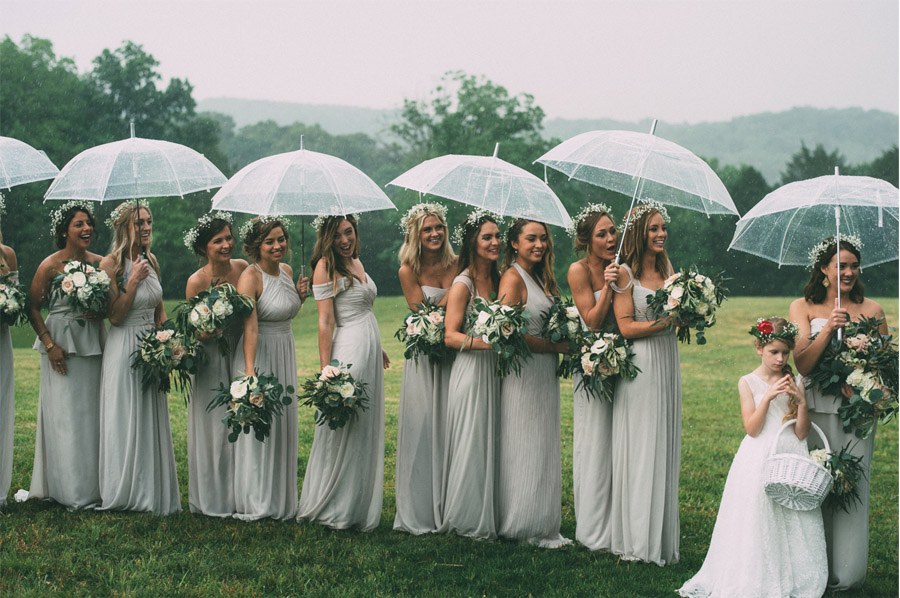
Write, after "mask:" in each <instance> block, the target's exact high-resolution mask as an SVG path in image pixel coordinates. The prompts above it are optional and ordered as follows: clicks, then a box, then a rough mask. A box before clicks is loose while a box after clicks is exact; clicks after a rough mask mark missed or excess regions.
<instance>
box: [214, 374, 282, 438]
mask: <svg viewBox="0 0 900 598" xmlns="http://www.w3.org/2000/svg"><path fill="white" fill-rule="evenodd" d="M254 374H255V375H253V376H239V377H237V378H235V379H234V380H233V381H232V382H231V384H229V385H228V386H226V385H225V384H224V383H220V384H219V390H218V391H217V392H216V396H214V397H213V399H212V400H211V401H210V402H209V405H207V407H206V410H207V411H210V412H212V411H213V410H215V409H217V408H218V407H222V406H224V407H225V408H226V410H225V417H223V418H222V423H223V424H225V426H227V427H228V428H229V429H230V430H231V431H230V432H229V433H228V442H237V439H238V438H239V437H240V435H241V433H242V432H243V433H244V434H249V433H250V430H253V436H254V437H255V438H256V439H257V440H258V441H260V442H265V440H266V438H268V437H269V433H270V432H271V430H272V421H273V420H274V419H275V418H276V417H280V416H281V414H282V412H283V411H284V408H285V406H287V405H290V404H291V401H293V400H294V397H293V394H294V387H293V386H290V385H288V386H283V385H282V384H281V382H279V381H278V378H277V377H276V376H274V375H273V374H260V373H259V372H258V371H256V372H254Z"/></svg>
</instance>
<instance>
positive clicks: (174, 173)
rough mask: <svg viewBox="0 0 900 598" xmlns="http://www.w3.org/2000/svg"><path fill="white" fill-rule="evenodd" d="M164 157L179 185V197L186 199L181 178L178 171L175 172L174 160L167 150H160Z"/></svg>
mask: <svg viewBox="0 0 900 598" xmlns="http://www.w3.org/2000/svg"><path fill="white" fill-rule="evenodd" d="M160 154H161V155H162V157H163V159H164V160H165V161H166V164H167V165H168V166H169V170H170V171H171V172H172V179H173V180H174V181H175V185H176V186H177V187H178V197H180V198H182V199H184V189H182V187H181V180H180V179H179V178H178V173H177V172H175V167H174V166H173V165H172V161H171V160H170V159H169V156H168V154H166V152H160Z"/></svg>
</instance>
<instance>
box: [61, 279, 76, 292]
mask: <svg viewBox="0 0 900 598" xmlns="http://www.w3.org/2000/svg"><path fill="white" fill-rule="evenodd" d="M59 287H60V288H61V289H62V292H63V293H65V294H66V295H71V294H72V291H74V290H75V283H74V282H72V277H71V276H66V277H64V278H63V279H62V282H61V283H60V284H59Z"/></svg>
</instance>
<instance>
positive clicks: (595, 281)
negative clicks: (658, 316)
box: [568, 204, 619, 551]
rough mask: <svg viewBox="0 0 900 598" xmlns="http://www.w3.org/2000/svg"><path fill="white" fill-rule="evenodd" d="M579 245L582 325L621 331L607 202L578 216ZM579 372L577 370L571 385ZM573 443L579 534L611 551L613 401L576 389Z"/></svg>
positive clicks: (575, 281)
mask: <svg viewBox="0 0 900 598" xmlns="http://www.w3.org/2000/svg"><path fill="white" fill-rule="evenodd" d="M572 233H574V237H575V251H576V252H580V253H584V254H585V256H584V257H583V258H582V259H580V260H578V261H576V262H573V263H572V265H571V266H569V273H568V281H569V289H571V291H572V300H573V301H574V302H575V307H576V308H578V313H579V314H581V320H582V323H583V324H584V326H586V327H587V328H589V329H590V330H593V331H595V332H598V331H600V330H614V331H618V327H617V326H616V322H615V314H614V313H613V310H612V309H611V308H612V298H613V290H612V286H611V285H610V283H614V282H615V281H616V277H617V276H618V273H619V266H618V264H616V263H615V258H616V244H617V241H618V231H617V230H616V225H615V222H614V221H613V217H612V213H611V212H610V210H609V208H608V207H606V206H605V205H602V204H589V205H588V206H587V207H585V209H583V210H582V211H581V213H579V214H578V216H576V217H575V219H574V222H573V230H572ZM580 377H581V375H580V374H579V373H577V372H576V373H575V378H574V380H573V387H574V388H577V387H578V382H579V379H580ZM573 404H574V417H573V427H574V443H573V451H572V480H573V482H574V495H575V539H576V540H577V541H578V542H580V543H581V544H583V545H584V546H586V547H587V548H589V549H590V550H604V551H609V550H610V548H611V546H612V544H611V537H610V521H609V513H610V502H611V500H610V495H611V493H612V458H611V453H612V412H613V406H612V403H609V402H606V401H601V400H599V399H596V398H593V397H591V396H590V395H589V394H588V393H587V392H586V391H585V390H584V389H579V390H575V391H574V393H573Z"/></svg>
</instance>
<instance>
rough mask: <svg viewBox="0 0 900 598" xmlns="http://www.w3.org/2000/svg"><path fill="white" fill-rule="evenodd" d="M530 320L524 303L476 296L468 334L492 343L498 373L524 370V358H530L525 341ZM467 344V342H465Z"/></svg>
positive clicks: (502, 374)
mask: <svg viewBox="0 0 900 598" xmlns="http://www.w3.org/2000/svg"><path fill="white" fill-rule="evenodd" d="M526 327H527V320H526V318H525V308H524V307H523V306H521V305H505V304H503V303H501V302H500V301H486V300H485V299H482V298H481V297H476V299H475V309H474V310H473V311H472V312H471V313H470V314H469V323H468V326H467V328H468V330H469V335H470V336H473V337H479V338H481V339H482V340H483V341H484V342H486V343H488V344H489V345H491V349H492V350H493V351H494V353H496V354H497V375H498V376H500V377H501V378H502V377H506V376H507V375H509V373H510V372H513V371H514V372H516V373H517V374H518V373H519V372H521V371H522V361H524V360H525V359H527V358H529V357H531V349H529V348H528V345H527V344H526V343H525V330H526ZM463 346H464V347H465V345H463Z"/></svg>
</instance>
